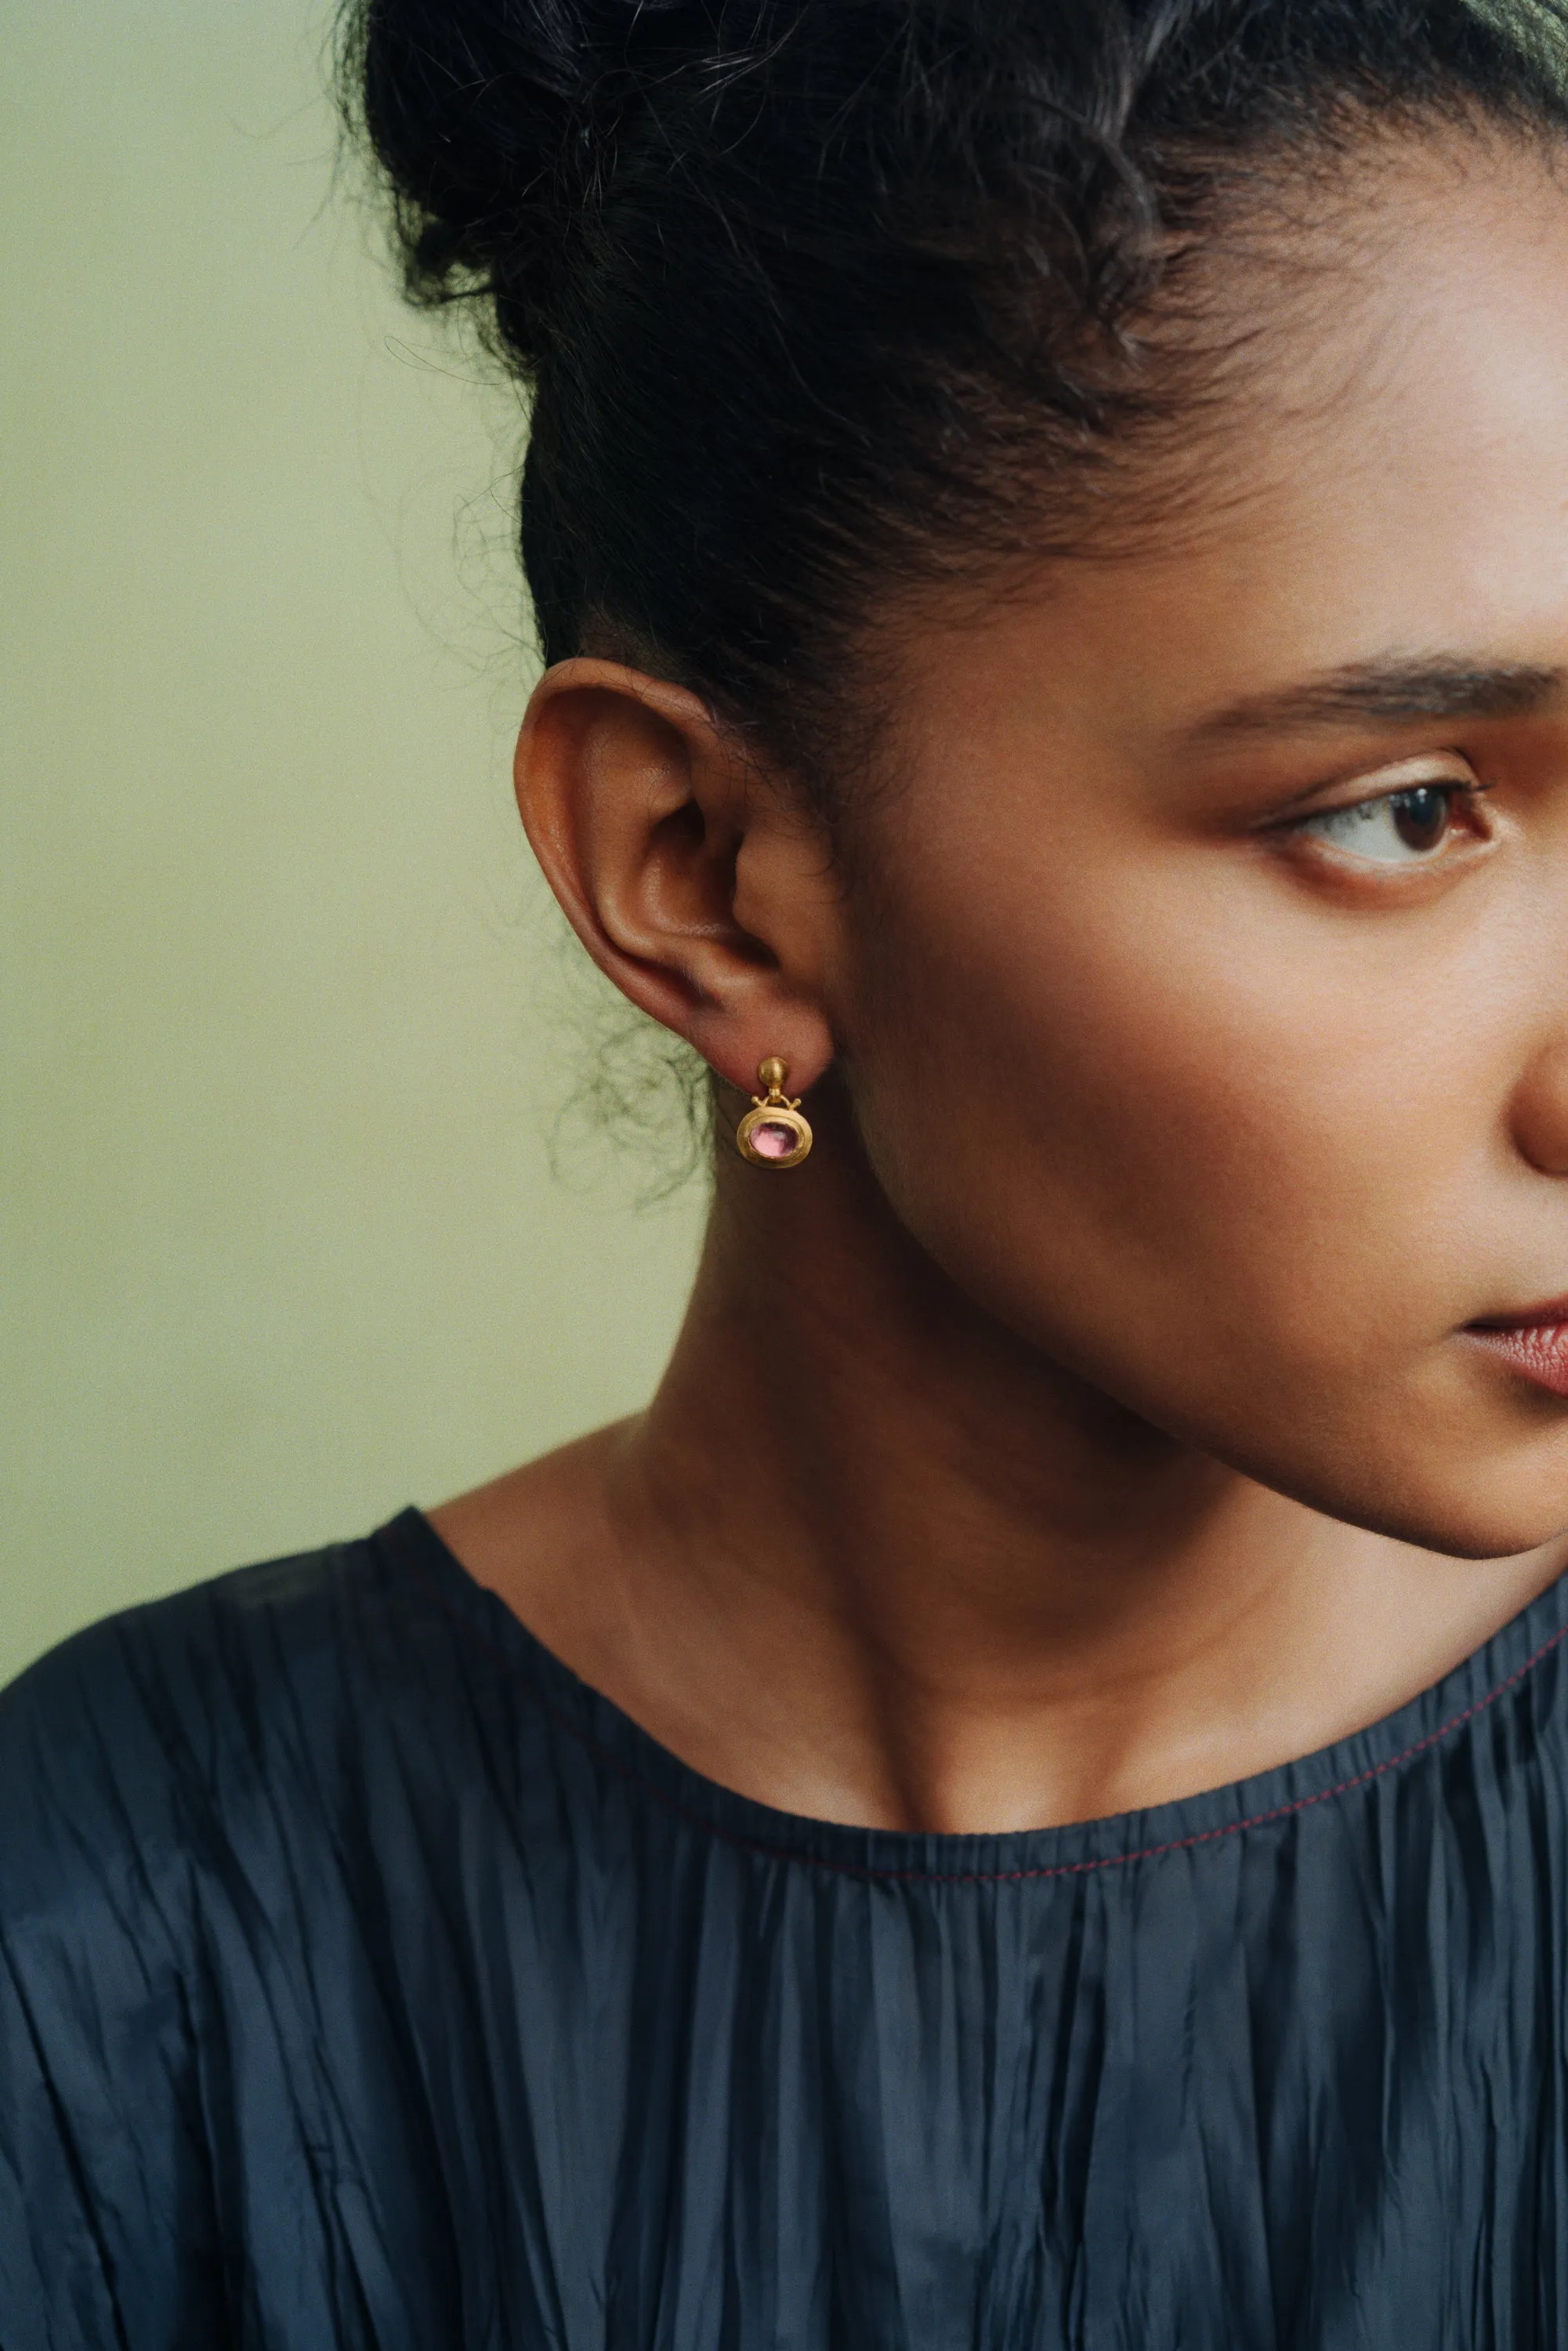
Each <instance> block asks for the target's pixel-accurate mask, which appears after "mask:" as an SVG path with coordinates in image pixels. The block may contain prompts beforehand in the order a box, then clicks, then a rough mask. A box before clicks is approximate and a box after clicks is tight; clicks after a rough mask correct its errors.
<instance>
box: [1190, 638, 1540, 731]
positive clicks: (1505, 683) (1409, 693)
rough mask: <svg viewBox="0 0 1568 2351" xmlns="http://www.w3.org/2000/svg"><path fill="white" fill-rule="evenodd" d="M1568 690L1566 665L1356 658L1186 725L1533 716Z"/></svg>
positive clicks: (1297, 725)
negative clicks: (1370, 660) (1338, 667)
mask: <svg viewBox="0 0 1568 2351" xmlns="http://www.w3.org/2000/svg"><path fill="white" fill-rule="evenodd" d="M1565 690H1568V670H1565V669H1539V668H1534V667H1531V665H1530V664H1526V663H1521V662H1515V663H1504V664H1485V663H1479V662H1474V661H1464V660H1447V659H1437V660H1426V661H1373V662H1354V663H1352V664H1348V665H1347V666H1346V667H1345V668H1343V669H1332V670H1324V671H1322V673H1321V674H1319V675H1317V676H1316V677H1308V678H1302V679H1301V680H1300V681H1299V682H1298V683H1297V684H1294V685H1287V686H1283V687H1281V688H1278V689H1277V690H1276V691H1274V692H1272V693H1270V694H1257V695H1246V696H1244V697H1243V698H1242V700H1240V701H1239V702H1232V703H1228V705H1226V706H1225V708H1224V709H1222V710H1216V711H1213V712H1211V713H1210V714H1209V716H1207V718H1200V719H1199V720H1198V722H1197V725H1196V726H1194V727H1192V728H1191V729H1190V731H1189V740H1191V741H1192V742H1194V743H1198V744H1209V743H1224V742H1234V741H1238V740H1242V739H1245V738H1246V737H1249V736H1252V735H1279V734H1291V733H1292V732H1305V731H1306V730H1308V729H1309V728H1312V727H1320V726H1367V725H1373V726H1375V725H1379V724H1381V725H1384V726H1414V725H1416V724H1418V723H1419V722H1420V721H1421V720H1423V719H1446V718H1472V719H1473V718H1532V717H1536V716H1539V715H1540V714H1541V713H1542V711H1544V710H1546V709H1548V708H1550V706H1551V705H1552V704H1553V703H1555V702H1557V701H1558V700H1559V699H1560V698H1561V697H1562V696H1563V693H1564V691H1565Z"/></svg>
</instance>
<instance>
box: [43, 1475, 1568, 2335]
mask: <svg viewBox="0 0 1568 2351" xmlns="http://www.w3.org/2000/svg"><path fill="white" fill-rule="evenodd" d="M1565 1628H1568V1580H1565V1581H1564V1583H1561V1584H1559V1585H1557V1586H1555V1587H1554V1588H1553V1589H1552V1591H1550V1592H1548V1593H1545V1594H1544V1595H1543V1596H1542V1598H1541V1599H1540V1600H1539V1601H1537V1602H1536V1603H1535V1604H1533V1605H1532V1606H1531V1608H1529V1609H1528V1610H1526V1611H1525V1613H1524V1614H1523V1615H1521V1617H1519V1618H1518V1619H1516V1620H1515V1622H1514V1623H1513V1624H1512V1625H1510V1626H1508V1627H1507V1628H1506V1629H1505V1630H1504V1631H1503V1632H1502V1633H1500V1635H1498V1636H1497V1637H1496V1639H1494V1640H1493V1641H1491V1642H1490V1643H1488V1645H1487V1646H1485V1648H1483V1649H1482V1650H1481V1651H1479V1653H1478V1655H1477V1656H1475V1657H1473V1658H1472V1659H1471V1660H1470V1661H1469V1664H1467V1665H1466V1666H1464V1667H1460V1668H1459V1670H1458V1672H1457V1673H1455V1674H1453V1675H1451V1676H1449V1677H1448V1679H1447V1680H1445V1681H1444V1682H1443V1683H1442V1684H1440V1685H1439V1686H1438V1687H1437V1688H1436V1689H1434V1690H1432V1691H1430V1692H1428V1693H1427V1695H1426V1696H1425V1697H1423V1698H1418V1699H1417V1700H1416V1701H1415V1703H1414V1704H1412V1705H1410V1706H1407V1707H1406V1708H1402V1709H1401V1710H1400V1711H1399V1712H1398V1713H1397V1714H1396V1715H1394V1716H1393V1717H1391V1718H1390V1719H1388V1720H1386V1721H1385V1722H1383V1723H1381V1724H1379V1725H1378V1726H1376V1727H1375V1729H1371V1730H1369V1731H1366V1732H1364V1734H1362V1735H1360V1736H1358V1737H1356V1738H1354V1739H1352V1740H1346V1741H1343V1742H1342V1743H1341V1744H1340V1745H1338V1746H1336V1747H1334V1748H1333V1749H1331V1750H1327V1751H1325V1752H1323V1753H1322V1754H1319V1755H1315V1756H1313V1757H1312V1758H1310V1759H1308V1760H1305V1761H1301V1762H1299V1763H1295V1764H1291V1765H1289V1766H1287V1767H1286V1768H1284V1769H1282V1770H1281V1771H1273V1772H1270V1773H1268V1774H1266V1775H1264V1776H1263V1777H1261V1778H1260V1779H1257V1780H1254V1781H1250V1782H1246V1783H1244V1784H1243V1785H1241V1786H1239V1787H1235V1788H1230V1789H1227V1790H1223V1791H1220V1792H1217V1793H1214V1794H1212V1795H1206V1796H1202V1797H1198V1798H1196V1799H1193V1800H1191V1801H1188V1802H1182V1803H1176V1804H1168V1805H1163V1806H1161V1807H1159V1808H1157V1809H1155V1810H1153V1811H1150V1812H1146V1813H1141V1814H1136V1815H1132V1816H1124V1817H1122V1818H1120V1819H1115V1820H1109V1821H1102V1822H1097V1823H1090V1824H1088V1825H1086V1826H1082V1827H1075V1828H1068V1829H1059V1830H1051V1831H1045V1832H1040V1833H1038V1834H1027V1835H1012V1836H1002V1837H982V1836H976V1837H938V1836H917V1835H903V1834H890V1833H884V1832H872V1831H860V1830H854V1829H849V1828H844V1827H839V1826H831V1825H824V1824H822V1823H815V1822H810V1821H806V1820H800V1819H796V1818H794V1817H792V1816H790V1815H788V1814H785V1813H777V1812H774V1811H771V1810H769V1809H768V1808H767V1807H766V1806H763V1805H759V1804H756V1803H752V1802H747V1801H746V1800H744V1799H742V1798H739V1797H737V1796H735V1795H733V1794H730V1793H728V1792H726V1791H725V1790H723V1789H721V1788H718V1787H716V1786H715V1785H713V1784H712V1783H711V1782H707V1781H705V1780H703V1779H701V1778H700V1777H699V1776H698V1775H697V1774H695V1773H694V1772H692V1771H688V1770H687V1769H686V1768H685V1766H684V1765H682V1764H681V1763H680V1762H678V1761H676V1760H675V1759H674V1757H673V1756H671V1755H670V1754H668V1753H667V1752H665V1751H664V1750H662V1749H661V1748H659V1747H658V1746H656V1745H655V1744H654V1742H653V1741H652V1740H649V1739H648V1738H647V1737H646V1736H644V1734H643V1733H642V1732H641V1731H640V1730H638V1729H636V1727H635V1726H634V1725H633V1724H632V1723H631V1722H630V1721H629V1720H628V1719H626V1718H625V1717H624V1716H623V1715H622V1714H621V1713H619V1712H618V1710H617V1709H616V1708H613V1707H612V1706H611V1705H610V1704H609V1703H608V1702H607V1701H605V1700H604V1699H602V1698H598V1697H597V1696H595V1695H594V1694H593V1693H592V1692H591V1691H590V1690H589V1689H587V1688H585V1687H583V1686H582V1685H581V1684H580V1682H579V1681H577V1680H576V1678H575V1677H573V1676H572V1675H571V1674H570V1673H569V1672H568V1671H567V1670H566V1668H565V1667H562V1666H561V1665H559V1663H558V1662H557V1661H556V1660H555V1659H554V1658H552V1657H551V1656H549V1655H548V1654H547V1653H546V1652H545V1651H544V1650H543V1649H541V1648H540V1647H539V1646H538V1643H537V1642H535V1641H534V1640H533V1639H532V1638H531V1637H530V1635H528V1633H527V1632H526V1631H525V1630H524V1628H523V1627H522V1626H521V1625H518V1624H517V1621H516V1620H515V1619H514V1618H513V1617H512V1616H511V1615H510V1614H509V1613H508V1612H507V1610H506V1609H505V1608H504V1607H503V1605H502V1604H501V1603H500V1602H499V1601H497V1599H496V1598H495V1597H494V1596H493V1595H492V1594H490V1593H486V1592H484V1591H482V1590H481V1589H480V1588H479V1587H478V1586H477V1585H476V1584H475V1583H473V1582H472V1581H471V1580H470V1579H469V1577H468V1576H467V1575H466V1574H465V1572H464V1570H463V1569H462V1568H461V1567H460V1566H459V1565H458V1563H457V1562H455V1560H454V1559H453V1558H452V1557H451V1555H450V1554H449V1553H448V1552H446V1551H445V1550H444V1547H443V1546H442V1545H441V1543H440V1542H439V1541H438V1540H437V1538H436V1537H435V1535H434V1531H432V1530H431V1528H430V1527H429V1526H428V1524H427V1523H426V1522H425V1521H424V1520H423V1519H422V1518H421V1517H420V1516H419V1515H418V1514H417V1513H416V1512H413V1511H410V1512H407V1513H406V1514H405V1515H404V1516H403V1517H402V1518H401V1519H400V1520H395V1521H394V1522H393V1524H392V1526H391V1527H390V1528H387V1529H384V1530H383V1531H382V1533H381V1534H379V1535H378V1536H376V1537H374V1538H373V1539H371V1541H365V1542H361V1543H354V1544H349V1545H346V1546H342V1547H340V1548H337V1549H333V1550H329V1551H326V1552H319V1553H316V1554H313V1555H311V1556H309V1557H306V1558H301V1559H297V1560H292V1561H285V1562H281V1563H278V1564H275V1565H269V1566H264V1567H257V1568H251V1569H247V1570H245V1571H243V1572H242V1573H238V1574H235V1575H231V1576H226V1577H224V1578H222V1579H220V1580H218V1581H217V1582H215V1583H208V1584H204V1585H201V1586H198V1587H197V1588H196V1589H194V1590H193V1591H191V1592H187V1593H181V1594H178V1595H177V1596H176V1597H174V1598H173V1599H172V1600H168V1601H164V1602H162V1603H159V1604H155V1605H152V1606H150V1607H145V1608H141V1609H137V1610H133V1611H131V1613H129V1614H125V1615H122V1616H120V1617H117V1618H112V1619H110V1620H109V1621H108V1622H106V1623H104V1624H102V1625H98V1626H95V1627H94V1628H92V1629H91V1630H90V1631H89V1632H87V1633H85V1634H83V1635H79V1636H78V1638H77V1639H75V1640H73V1641H70V1642H68V1643H67V1644H66V1645H65V1646H63V1647H62V1648H60V1649H57V1651H55V1652H54V1653H53V1654H52V1655H51V1656H48V1657H47V1658H46V1659H45V1660H44V1661H43V1662H42V1663H41V1664H40V1665H38V1666H37V1667H34V1668H33V1669H32V1671H31V1672H29V1673H28V1674H26V1675H25V1676H24V1677H22V1678H21V1680H20V1681H18V1682H16V1683H15V1684H13V1685H12V1687H11V1688H10V1689H9V1691H8V1692H6V1693H5V1696H4V1697H3V1698H0V2346H3V2351H111V2346H118V2351H225V2346H246V2351H251V2346H256V2351H261V2346H266V2351H329V2346H347V2347H348V2351H369V2346H375V2351H481V2346H483V2351H547V2346H548V2351H830V2347H831V2351H1058V2346H1073V2351H1078V2346H1082V2351H1275V2347H1276V2346H1279V2347H1280V2351H1283V2346H1291V2351H1309V2346H1310V2351H1493V2346H1498V2347H1499V2351H1501V2346H1507V2351H1524V2346H1539V2351H1547V2346H1552V2351H1563V2346H1564V2345H1568V2097H1565V2081H1564V2051H1565V2045H1568V2008H1565V2002H1564V1991H1565V1959H1564V1944H1565V1932H1564V1929H1565V1926H1568V1911H1565V1904H1564V1887H1565V1879H1568V1845H1565V1806H1564V1788H1565V1772H1564V1761H1565V1746H1564V1740H1565V1723H1568V1698H1565V1694H1564V1659H1565V1646H1564V1635H1565Z"/></svg>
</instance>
